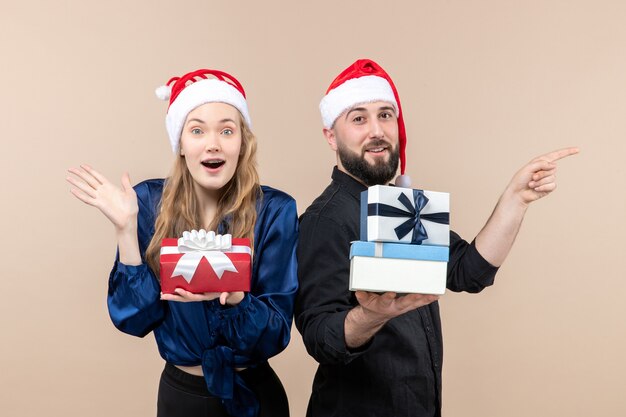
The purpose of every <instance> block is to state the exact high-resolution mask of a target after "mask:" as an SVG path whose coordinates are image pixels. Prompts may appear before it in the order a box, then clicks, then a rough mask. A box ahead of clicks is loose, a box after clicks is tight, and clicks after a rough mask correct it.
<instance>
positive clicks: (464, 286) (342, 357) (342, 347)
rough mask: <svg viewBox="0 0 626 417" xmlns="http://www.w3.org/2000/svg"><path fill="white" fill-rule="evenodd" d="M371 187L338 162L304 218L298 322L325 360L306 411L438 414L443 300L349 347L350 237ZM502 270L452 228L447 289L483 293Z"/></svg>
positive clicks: (326, 416) (314, 415)
mask: <svg viewBox="0 0 626 417" xmlns="http://www.w3.org/2000/svg"><path fill="white" fill-rule="evenodd" d="M365 189H366V187H365V186H364V185H363V184H361V183H359V182H358V181H356V180H355V179H353V178H352V177H350V176H349V175H347V174H345V173H343V172H341V171H339V170H338V169H337V167H335V169H334V170H333V174H332V182H331V184H330V185H329V186H328V187H327V188H326V190H324V192H323V193H322V194H321V195H320V196H319V197H318V198H317V199H316V200H315V201H314V202H313V204H311V206H310V207H309V208H308V209H307V210H306V212H305V213H304V214H303V215H302V216H301V217H300V239H299V243H298V250H297V256H298V278H299V280H300V290H299V293H298V297H297V300H296V326H297V328H298V330H299V331H300V333H301V334H302V337H303V339H304V344H305V346H306V349H307V351H308V352H309V354H310V355H311V356H313V358H315V360H317V361H318V362H319V364H320V365H319V368H318V370H317V373H316V375H315V380H314V382H313V392H312V395H311V399H310V401H309V407H308V411H307V416H310V417H321V416H323V417H330V416H342V417H346V416H358V417H367V416H394V417H400V416H419V417H422V416H428V417H432V416H438V415H440V410H441V365H442V355H443V347H442V337H441V320H440V316H439V305H438V303H437V302H435V303H432V304H430V305H427V306H424V307H421V308H418V309H416V310H413V311H410V312H408V313H406V314H403V315H401V316H399V317H396V318H394V319H392V320H390V321H389V322H387V323H386V324H385V325H384V326H383V328H382V329H380V331H379V332H378V333H376V335H375V336H374V337H373V338H372V339H371V340H370V341H369V342H368V343H367V344H366V345H365V346H362V347H360V348H358V349H356V350H355V349H348V348H347V346H346V342H345V336H344V320H345V318H346V315H347V314H348V311H349V310H350V309H352V308H353V307H355V306H356V305H357V304H358V303H357V301H356V298H355V297H354V293H353V292H351V291H349V290H348V282H349V276H350V260H349V252H350V242H351V241H354V240H358V239H359V227H360V226H359V213H360V211H359V207H360V193H361V192H362V191H364V190H365ZM496 271H497V268H495V267H493V266H491V265H490V264H489V263H488V262H487V261H486V260H485V259H484V258H483V257H482V256H481V255H480V254H479V253H478V251H477V250H476V247H475V246H474V244H473V243H471V244H470V243H468V242H466V241H464V240H462V239H461V238H460V237H459V236H458V235H457V234H456V233H454V232H451V233H450V260H449V262H448V280H447V287H448V289H450V290H452V291H468V292H479V291H481V290H482V289H483V288H485V287H486V286H489V285H491V284H492V283H493V280H494V277H495V273H496Z"/></svg>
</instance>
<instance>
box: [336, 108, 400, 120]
mask: <svg viewBox="0 0 626 417" xmlns="http://www.w3.org/2000/svg"><path fill="white" fill-rule="evenodd" d="M389 110H391V111H393V112H394V114H396V109H395V107H393V106H382V107H379V108H378V109H377V110H376V111H389ZM353 111H367V109H366V108H365V107H355V108H353V109H350V111H348V112H347V113H346V117H345V119H347V118H348V116H349V115H350V113H352V112H353Z"/></svg>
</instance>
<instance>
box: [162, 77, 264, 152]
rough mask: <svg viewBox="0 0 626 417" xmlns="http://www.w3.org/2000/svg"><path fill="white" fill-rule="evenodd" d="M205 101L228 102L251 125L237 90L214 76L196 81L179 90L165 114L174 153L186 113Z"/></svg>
mask: <svg viewBox="0 0 626 417" xmlns="http://www.w3.org/2000/svg"><path fill="white" fill-rule="evenodd" d="M206 103H226V104H230V105H231V106H233V107H234V108H236V109H237V110H239V111H240V112H241V115H242V116H243V118H244V120H245V121H246V124H247V125H248V127H250V128H251V127H252V121H251V120H250V114H249V113H248V104H247V102H246V99H245V98H244V96H243V95H242V94H241V93H240V92H239V90H237V89H236V88H235V87H233V86H232V85H230V84H229V83H227V82H225V81H221V80H218V79H215V78H210V79H206V80H200V81H196V82H195V83H193V84H191V85H189V86H187V87H185V88H184V89H183V90H182V91H181V92H180V94H179V95H178V97H176V100H174V102H173V103H172V104H170V108H169V109H168V111H167V116H165V127H166V128H167V133H168V135H169V137H170V144H171V145H172V150H173V151H174V153H178V145H179V142H180V135H181V133H182V131H183V124H184V123H185V120H186V119H187V115H188V114H189V113H190V112H191V111H192V110H193V109H195V108H196V107H198V106H201V105H203V104H206Z"/></svg>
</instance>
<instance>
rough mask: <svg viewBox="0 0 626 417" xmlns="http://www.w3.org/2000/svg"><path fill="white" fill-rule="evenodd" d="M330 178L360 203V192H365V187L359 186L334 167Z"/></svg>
mask: <svg viewBox="0 0 626 417" xmlns="http://www.w3.org/2000/svg"><path fill="white" fill-rule="evenodd" d="M331 178H332V179H333V181H334V182H336V183H337V184H339V185H340V186H341V187H343V188H344V189H345V190H346V191H347V192H348V193H349V194H350V195H352V196H353V197H354V198H356V199H357V200H359V201H361V192H362V191H365V190H367V186H365V185H364V184H361V183H360V182H358V181H357V180H355V179H354V178H352V177H351V176H350V175H348V174H346V173H345V172H343V171H340V170H339V168H337V166H336V165H335V168H333V174H332V176H331Z"/></svg>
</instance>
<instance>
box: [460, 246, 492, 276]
mask: <svg viewBox="0 0 626 417" xmlns="http://www.w3.org/2000/svg"><path fill="white" fill-rule="evenodd" d="M465 256H466V257H469V259H470V262H468V263H467V270H468V271H469V272H470V273H471V276H482V275H484V274H493V273H496V272H497V271H498V269H499V267H497V266H493V265H491V264H490V263H489V261H487V260H486V259H485V258H483V256H482V255H481V254H480V252H478V249H476V240H472V243H471V244H470V245H469V247H468V248H467V252H466V253H465Z"/></svg>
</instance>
